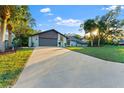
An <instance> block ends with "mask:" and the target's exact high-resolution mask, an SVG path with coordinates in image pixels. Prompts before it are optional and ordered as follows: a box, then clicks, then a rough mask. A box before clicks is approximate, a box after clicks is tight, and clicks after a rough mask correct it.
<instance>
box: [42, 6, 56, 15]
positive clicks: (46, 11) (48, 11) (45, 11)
mask: <svg viewBox="0 0 124 93" xmlns="http://www.w3.org/2000/svg"><path fill="white" fill-rule="evenodd" d="M40 12H41V13H44V14H45V15H48V16H53V15H54V14H53V13H51V9H50V8H43V9H40Z"/></svg>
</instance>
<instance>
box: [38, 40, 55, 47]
mask: <svg viewBox="0 0 124 93" xmlns="http://www.w3.org/2000/svg"><path fill="white" fill-rule="evenodd" d="M39 45H40V46H57V39H53V38H52V39H51V38H39Z"/></svg>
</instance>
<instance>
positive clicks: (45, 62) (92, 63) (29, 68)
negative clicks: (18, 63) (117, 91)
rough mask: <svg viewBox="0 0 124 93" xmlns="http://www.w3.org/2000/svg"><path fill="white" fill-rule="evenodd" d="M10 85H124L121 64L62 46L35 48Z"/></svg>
mask: <svg viewBox="0 0 124 93" xmlns="http://www.w3.org/2000/svg"><path fill="white" fill-rule="evenodd" d="M13 87H17V88H26V87H28V88H36V87H37V88H77V87H78V88H80V87H81V88H89V87H90V88H93V87H96V88H108V87H109V88H112V87H114V88H116V87H124V64H121V63H114V62H107V61H104V60H101V59H97V58H94V57H90V56H87V55H84V54H80V53H77V52H73V51H69V50H67V49H64V48H56V47H42V48H36V49H35V50H34V51H33V54H32V56H31V57H30V58H29V60H28V63H27V65H26V67H25V69H24V70H23V72H22V74H21V75H20V77H19V79H18V81H17V83H16V84H15V85H14V86H13Z"/></svg>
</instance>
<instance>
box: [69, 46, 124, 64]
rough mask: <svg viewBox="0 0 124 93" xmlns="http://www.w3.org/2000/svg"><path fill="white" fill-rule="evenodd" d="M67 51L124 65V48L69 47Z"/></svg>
mask: <svg viewBox="0 0 124 93" xmlns="http://www.w3.org/2000/svg"><path fill="white" fill-rule="evenodd" d="M67 49H69V50H72V51H76V52H80V53H83V54H86V55H90V56H93V57H96V58H100V59H104V60H108V61H113V62H121V63H124V47H123V46H105V47H68V48H67Z"/></svg>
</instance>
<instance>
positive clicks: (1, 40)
mask: <svg viewBox="0 0 124 93" xmlns="http://www.w3.org/2000/svg"><path fill="white" fill-rule="evenodd" d="M13 9H14V6H9V5H2V6H0V17H1V20H2V21H1V31H0V51H2V52H4V51H5V32H6V28H7V21H8V19H9V18H10V16H11V14H12V11H13Z"/></svg>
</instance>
